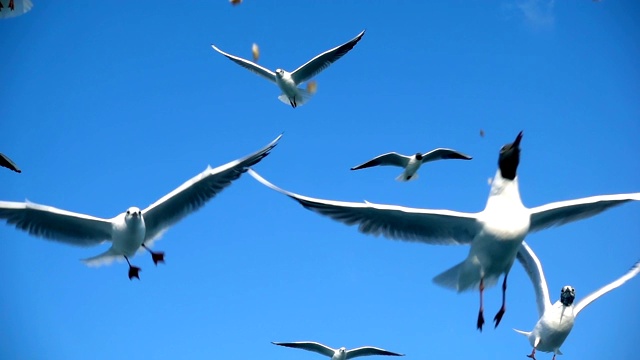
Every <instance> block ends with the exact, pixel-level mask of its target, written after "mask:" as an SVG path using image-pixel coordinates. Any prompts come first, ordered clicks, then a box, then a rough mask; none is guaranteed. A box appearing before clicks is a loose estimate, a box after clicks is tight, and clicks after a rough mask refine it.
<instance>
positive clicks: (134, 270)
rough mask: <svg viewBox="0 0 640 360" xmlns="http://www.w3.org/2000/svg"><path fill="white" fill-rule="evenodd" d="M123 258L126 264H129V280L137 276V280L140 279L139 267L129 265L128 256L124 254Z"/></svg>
mask: <svg viewBox="0 0 640 360" xmlns="http://www.w3.org/2000/svg"><path fill="white" fill-rule="evenodd" d="M124 259H125V260H127V264H129V280H131V279H133V278H137V279H138V280H140V276H138V272H140V268H139V267H137V266H133V265H131V263H130V262H129V258H128V257H127V256H126V255H125V256H124Z"/></svg>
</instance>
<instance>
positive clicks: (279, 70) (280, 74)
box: [276, 69, 284, 78]
mask: <svg viewBox="0 0 640 360" xmlns="http://www.w3.org/2000/svg"><path fill="white" fill-rule="evenodd" d="M276 76H277V77H279V78H281V77H283V76H284V70H282V69H276Z"/></svg>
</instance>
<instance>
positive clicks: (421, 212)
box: [249, 170, 481, 245]
mask: <svg viewBox="0 0 640 360" xmlns="http://www.w3.org/2000/svg"><path fill="white" fill-rule="evenodd" d="M249 174H250V175H251V176H253V177H254V178H255V179H256V180H258V181H259V182H261V183H262V184H264V185H266V186H268V187H270V188H272V189H274V190H276V191H278V192H280V193H282V194H284V195H287V196H289V197H291V198H292V199H294V200H296V201H297V202H299V203H300V204H301V205H302V206H304V207H305V208H307V209H309V210H312V211H315V212H317V213H319V214H321V215H325V216H328V217H330V218H332V219H334V220H336V221H339V222H341V223H344V224H346V225H358V230H359V231H360V232H362V233H364V234H370V235H376V236H377V235H383V236H385V237H388V238H391V239H400V240H406V241H419V242H423V243H427V244H440V245H445V244H446V245H452V244H469V243H470V242H471V241H472V240H473V238H474V237H475V236H476V234H478V233H479V232H480V229H481V225H480V222H479V221H478V220H477V218H476V214H468V213H461V212H456V211H449V210H427V209H414V208H407V207H402V206H394V205H378V204H372V203H369V202H364V203H351V202H342V201H332V200H322V199H314V198H310V197H306V196H302V195H298V194H294V193H292V192H288V191H285V190H282V189H280V188H278V187H277V186H275V185H273V184H271V183H270V182H268V181H267V180H265V179H264V178H262V177H261V176H260V175H258V174H257V173H256V172H255V171H253V170H249Z"/></svg>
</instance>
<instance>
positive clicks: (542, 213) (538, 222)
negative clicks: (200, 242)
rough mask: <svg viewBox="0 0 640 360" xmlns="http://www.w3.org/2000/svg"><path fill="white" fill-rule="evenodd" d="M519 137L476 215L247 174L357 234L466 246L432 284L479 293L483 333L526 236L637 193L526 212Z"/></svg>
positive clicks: (633, 197)
mask: <svg viewBox="0 0 640 360" xmlns="http://www.w3.org/2000/svg"><path fill="white" fill-rule="evenodd" d="M521 139H522V132H520V133H519V134H518V136H517V137H516V140H515V141H514V142H513V143H510V144H507V145H504V146H503V147H502V149H501V150H500V156H499V159H498V166H499V168H498V171H497V173H496V175H495V177H494V180H493V182H492V184H491V191H490V193H489V199H488V200H487V204H486V207H485V209H484V210H483V211H481V212H478V213H463V212H458V211H451V210H430V209H417V208H409V207H403V206H396V205H379V204H373V203H370V202H367V201H365V202H363V203H356V202H343V201H333V200H323V199H315V198H311V197H307V196H302V195H298V194H295V193H292V192H288V191H285V190H282V189H280V188H278V187H276V186H275V185H273V184H271V183H270V182H268V181H267V180H265V179H264V178H262V177H261V176H260V175H258V174H257V173H255V172H254V171H252V170H249V174H250V175H251V176H253V177H254V178H256V179H257V180H258V181H260V182H261V183H263V184H264V185H266V186H268V187H270V188H272V189H274V190H276V191H279V192H281V193H282V194H284V195H287V196H289V197H291V198H293V199H294V200H296V201H298V202H299V203H300V204H302V206H304V207H305V208H307V209H309V210H312V211H315V212H317V213H319V214H322V215H326V216H328V217H330V218H332V219H334V220H337V221H339V222H342V223H344V224H346V225H358V230H360V232H362V233H365V234H371V235H383V236H386V237H388V238H392V239H399V240H406V241H419V242H423V243H427V244H440V245H453V244H465V245H470V246H471V249H470V250H469V255H468V256H467V258H466V259H465V260H464V261H462V262H461V263H459V264H458V265H456V266H454V267H452V268H451V269H449V270H447V271H445V272H443V273H442V274H440V275H438V276H436V277H435V278H434V282H435V283H437V284H438V285H441V286H444V287H448V288H451V289H454V290H457V291H458V292H461V291H465V290H471V289H479V290H480V310H479V311H478V321H477V327H478V329H479V330H481V331H482V325H483V324H484V316H483V299H482V298H483V291H484V288H485V287H489V286H493V285H495V283H496V282H497V280H498V277H499V276H500V275H501V274H504V280H503V283H502V307H501V308H500V310H499V311H498V313H497V314H496V316H495V317H494V321H495V326H496V327H497V326H498V324H499V323H500V320H501V319H502V316H503V315H504V312H505V309H506V307H505V294H506V289H507V276H508V274H509V270H510V269H511V266H512V265H513V262H514V261H515V259H516V253H517V252H518V249H519V248H520V244H521V243H522V241H523V240H524V238H525V236H526V235H527V234H529V233H532V232H536V231H540V230H543V229H546V228H549V227H552V226H559V225H563V224H566V223H569V222H572V221H576V220H580V219H584V218H587V217H590V216H593V215H596V214H598V213H601V212H602V211H605V210H607V209H609V208H611V207H614V206H617V205H621V204H624V203H625V202H628V201H631V200H640V193H633V194H617V195H601V196H593V197H588V198H582V199H577V200H568V201H560V202H555V203H551V204H547V205H543V206H538V207H535V208H531V209H528V208H526V207H525V206H524V205H523V204H522V201H521V200H520V192H519V190H518V178H517V176H516V170H517V168H518V164H519V162H520V140H521Z"/></svg>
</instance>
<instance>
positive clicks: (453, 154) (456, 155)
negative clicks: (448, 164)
mask: <svg viewBox="0 0 640 360" xmlns="http://www.w3.org/2000/svg"><path fill="white" fill-rule="evenodd" d="M451 159H460V160H471V159H472V157H471V156H469V155H466V154H463V153H461V152H459V151H455V150H452V149H445V148H438V149H434V150H431V151H429V152H428V153H425V154H423V155H422V163H423V164H424V163H426V162H429V161H436V160H451Z"/></svg>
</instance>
